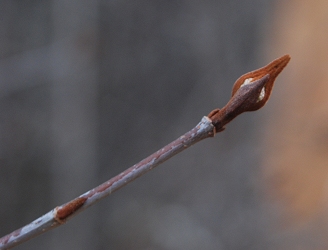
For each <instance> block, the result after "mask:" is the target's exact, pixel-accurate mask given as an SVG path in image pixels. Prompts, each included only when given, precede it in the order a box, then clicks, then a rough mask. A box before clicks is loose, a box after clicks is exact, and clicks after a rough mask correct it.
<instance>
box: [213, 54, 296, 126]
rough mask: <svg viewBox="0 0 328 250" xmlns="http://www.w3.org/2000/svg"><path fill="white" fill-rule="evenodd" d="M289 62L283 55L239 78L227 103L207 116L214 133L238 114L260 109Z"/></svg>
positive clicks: (288, 57) (288, 58)
mask: <svg viewBox="0 0 328 250" xmlns="http://www.w3.org/2000/svg"><path fill="white" fill-rule="evenodd" d="M289 61H290V56H289V55H284V56H282V57H280V58H278V59H276V60H274V61H272V62H271V63H269V64H268V65H267V66H265V67H263V68H260V69H258V70H254V71H252V72H249V73H246V74H244V75H242V76H241V77H239V78H238V79H237V81H236V82H235V84H234V86H233V88H232V96H231V98H230V100H229V102H228V103H227V104H226V105H225V106H224V107H223V108H222V109H221V110H220V109H215V110H213V111H212V112H211V113H210V114H209V115H208V118H210V119H211V120H212V123H213V125H214V126H215V130H216V132H220V131H222V130H223V129H224V126H225V125H226V124H227V123H229V122H230V121H231V120H232V119H234V118H235V117H236V116H238V115H239V114H241V113H243V112H248V111H255V110H258V109H260V108H262V107H263V106H264V105H265V103H266V102H267V101H268V99H269V97H270V95H271V91H272V88H273V84H274V81H275V79H276V78H277V76H278V75H279V73H280V72H281V71H282V70H283V69H284V68H285V67H286V65H287V64H288V62H289Z"/></svg>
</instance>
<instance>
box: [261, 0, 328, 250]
mask: <svg viewBox="0 0 328 250" xmlns="http://www.w3.org/2000/svg"><path fill="white" fill-rule="evenodd" d="M268 43H269V44H270V45H269V47H270V48H271V50H270V53H269V54H270V55H271V56H272V55H274V54H276V53H278V54H281V53H286V52H288V53H290V55H291V57H292V60H291V63H290V64H289V66H288V70H286V74H285V75H284V76H283V79H282V80H283V84H281V85H279V86H278V85H277V86H276V93H275V94H276V95H277V96H278V97H277V98H276V99H275V101H274V105H272V111H273V112H272V115H271V114H270V117H269V119H268V120H269V124H268V125H267V127H266V130H265V135H266V136H265V137H266V139H265V141H264V145H265V149H266V150H265V154H264V155H263V166H264V171H263V173H264V181H265V183H266V184H265V186H266V195H267V197H268V200H270V202H272V203H271V206H275V208H277V210H276V212H277V213H278V215H277V217H276V218H277V221H276V222H277V224H276V225H279V226H278V228H279V229H278V230H279V232H280V235H281V236H282V237H283V238H284V242H285V243H286V242H287V243H288V244H289V246H290V247H289V249H327V248H328V241H327V237H326V235H327V233H328V221H327V218H328V217H327V215H328V210H327V205H328V203H327V201H328V199H327V198H328V70H327V69H328V68H327V67H328V46H327V44H328V2H327V1H324V0H317V1H307V0H302V1H279V3H278V4H277V6H276V9H275V15H274V23H273V33H272V34H271V35H270V36H269V38H268ZM282 228H284V229H283V230H282V231H281V229H282ZM289 236H290V237H289ZM288 237H289V239H288ZM295 237H296V238H298V239H297V240H295ZM309 242H311V243H309ZM279 245H280V246H284V245H283V244H281V243H280V244H279ZM276 249H281V248H276ZM283 249H285V247H284V248H283Z"/></svg>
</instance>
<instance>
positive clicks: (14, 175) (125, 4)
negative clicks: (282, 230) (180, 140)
mask: <svg viewBox="0 0 328 250" xmlns="http://www.w3.org/2000/svg"><path fill="white" fill-rule="evenodd" d="M275 6H276V1H274V0H245V1H237V0H229V1H224V0H219V1H215V0H209V1H115V0H112V1H111V0H107V1H106V0H104V1H99V0H98V1H75V0H73V1H63V0H59V1H16V0H11V1H1V3H0V191H1V192H0V200H1V206H0V234H1V235H0V236H2V235H5V234H7V233H10V232H11V231H13V230H15V229H17V228H19V227H21V226H23V225H25V224H27V223H29V222H31V221H32V220H34V219H36V218H37V217H39V216H41V215H42V214H44V213H46V212H48V211H50V210H51V209H52V208H54V207H56V206H58V205H61V204H63V203H65V202H67V201H69V200H71V199H73V198H75V197H76V196H78V195H80V194H82V193H84V192H86V191H87V190H89V189H91V188H93V187H94V186H96V185H99V184H101V183H102V182H104V181H106V180H108V179H109V178H111V177H113V176H115V175H116V174H118V173H120V172H121V171H123V170H125V169H126V168H128V167H130V166H131V165H133V164H134V163H137V162H138V161H140V160H142V159H143V158H144V157H146V156H148V155H149V154H150V153H153V152H154V151H156V150H157V149H159V148H160V147H162V146H164V145H166V144H167V143H169V142H171V141H172V140H174V139H176V138H177V137H178V136H180V135H182V134H183V133H185V132H187V131H188V130H189V129H191V128H192V127H194V126H195V125H196V124H197V123H198V122H199V121H200V119H201V118H202V116H204V115H207V114H208V113H209V112H210V111H211V110H212V109H214V108H219V107H222V106H224V105H225V103H226V102H227V101H228V100H229V97H230V92H231V89H232V85H233V83H234V81H235V80H236V79H237V78H238V77H239V76H240V75H242V74H244V73H246V72H248V71H250V70H254V69H256V68H259V67H262V66H264V65H265V64H267V63H268V62H269V61H271V60H273V59H275V58H277V57H280V56H282V55H283V54H285V53H288V51H283V52H282V53H280V52H279V53H273V52H272V51H270V48H272V44H274V42H273V41H272V40H270V39H269V38H272V37H273V34H274V32H273V28H272V27H273V25H272V22H273V20H274V19H275V17H276V11H275V9H276V8H275ZM268 37H269V38H268ZM270 46H271V47H270ZM273 47H274V46H273ZM268 55H269V56H268ZM287 68H288V67H287ZM283 80H284V77H283V76H282V77H281V78H278V82H280V84H282V82H283ZM272 98H273V99H275V98H276V99H277V98H278V96H277V94H276V93H275V91H273V95H272ZM274 103H275V101H274V100H273V101H272V102H270V103H269V104H268V107H265V108H264V109H263V110H261V111H259V112H256V113H249V114H247V115H246V114H244V115H242V116H240V117H238V118H237V119H236V120H235V121H234V122H232V123H231V124H229V126H227V129H226V130H225V131H224V132H223V133H221V134H218V135H217V136H216V137H215V138H213V139H207V140H205V141H203V142H200V143H199V144H196V145H195V146H193V147H192V148H190V149H188V150H187V151H185V152H183V153H181V154H179V155H177V156H176V157H174V158H173V159H171V160H169V161H168V162H166V163H164V164H163V165H161V166H159V167H158V168H157V169H155V170H154V171H152V172H150V173H148V174H147V175H145V176H142V177H141V178H139V179H137V180H136V181H135V182H133V183H132V184H129V185H128V186H126V187H125V188H123V189H122V190H120V191H118V192H117V193H115V194H113V195H112V196H110V197H109V198H107V199H105V200H103V201H101V202H99V203H98V204H96V205H95V206H93V207H92V208H90V209H88V210H87V211H85V212H83V213H82V214H80V215H79V216H77V217H75V218H74V219H72V220H71V221H69V222H68V223H67V224H66V225H64V226H61V227H59V228H57V229H55V230H53V231H50V232H48V233H46V234H44V235H42V236H39V237H38V238H36V239H33V240H31V241H29V242H27V243H24V244H23V245H21V246H19V247H17V249H80V250H82V249H118V250H120V249H163V250H164V249H195V250H196V249H278V248H280V249H285V248H284V247H286V245H287V248H286V249H288V246H290V245H288V244H285V245H283V244H282V243H279V242H282V241H283V240H282V239H284V238H285V236H281V235H280V234H279V233H278V230H277V229H275V223H274V221H275V220H276V218H277V216H279V215H277V212H276V210H275V209H272V206H268V203H267V201H265V199H264V197H265V196H266V194H265V193H264V191H263V186H264V182H265V181H263V178H261V176H262V175H261V170H260V162H261V158H262V149H261V134H263V133H265V129H263V128H262V127H263V126H261V124H263V123H265V121H266V119H267V118H268V116H269V110H270V107H271V109H272V107H273V106H272V105H273V104H274ZM266 108H267V110H266V111H265V109H266ZM268 207H271V209H268ZM287 237H288V232H287ZM293 241H294V239H293V240H292V241H291V242H293ZM282 245H283V246H284V247H281V246H282ZM277 246H279V247H277ZM299 249H300V248H299ZM310 249H314V248H311V247H310ZM320 249H321V248H320Z"/></svg>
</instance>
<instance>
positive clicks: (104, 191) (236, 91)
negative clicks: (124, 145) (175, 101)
mask: <svg viewBox="0 0 328 250" xmlns="http://www.w3.org/2000/svg"><path fill="white" fill-rule="evenodd" d="M289 60H290V56H289V55H285V56H283V57H281V58H279V59H277V60H275V61H273V62H271V63H270V64H268V65H267V66H265V67H264V68H261V69H258V70H256V71H253V72H250V73H247V74H245V75H243V76H241V77H240V78H239V79H238V80H237V81H236V83H235V84H234V87H233V91H232V97H231V99H230V100H229V102H228V103H227V105H226V106H224V107H223V108H222V109H215V110H213V111H212V112H211V113H210V114H209V115H208V117H206V116H205V117H203V118H202V120H201V121H200V123H199V124H198V125H197V126H195V127H194V128H193V129H191V130H190V131H189V132H187V133H185V134H184V135H183V136H180V137H179V138H178V139H177V140H175V141H173V142H171V143H170V144H168V145H166V146H165V147H163V148H162V149H160V150H158V151H157V152H155V153H154V154H152V155H150V156H148V157H147V158H145V159H144V160H142V161H141V162H139V163H137V164H135V165H133V166H132V167H130V168H128V169H127V170H125V171H124V172H122V173H121V174H119V175H117V176H115V177H113V178H112V179H110V180H108V181H106V182H105V183H103V184H101V185H99V186H98V187H96V188H94V189H92V190H90V191H88V192H86V193H84V194H82V195H81V196H79V197H77V198H76V199H74V200H72V201H70V202H68V203H66V204H64V205H62V206H59V207H56V208H54V209H53V210H51V211H50V212H48V213H47V214H45V215H43V216H41V217H40V218H38V219H37V220H35V221H33V222H31V223H30V224H28V225H26V226H25V227H22V228H20V229H18V230H16V231H14V232H12V233H10V234H8V235H6V236H4V237H2V238H1V239H0V250H2V249H9V248H12V247H14V246H17V245H19V244H21V243H22V242H24V241H27V240H29V239H31V238H33V237H36V236H38V235H40V234H42V233H44V232H46V231H48V230H50V229H52V228H55V227H57V226H60V225H61V224H63V223H65V222H66V221H68V220H69V219H70V218H72V217H73V216H75V215H77V214H78V213H80V212H82V211H83V210H85V209H86V208H88V207H89V206H91V205H93V204H95V203H96V202H97V201H99V200H100V199H103V198H104V197H106V196H108V195H110V194H111V193H113V192H115V191H116V190H118V189H120V188H122V187H123V186H125V185H126V184H128V183H130V182H132V181H133V180H135V179H136V178H138V177H139V176H141V175H143V174H145V173H146V172H148V171H150V170H151V169H153V168H155V167H156V166H158V165H159V164H161V163H163V162H164V161H166V160H168V159H169V158H171V157H172V156H174V155H176V154H178V153H179V152H181V151H183V150H184V149H186V148H188V147H190V146H191V145H193V144H195V143H196V142H199V141H201V140H203V139H205V138H208V137H213V136H214V135H215V133H218V132H221V131H223V130H224V126H225V125H226V124H227V123H229V122H230V121H231V120H232V119H234V118H235V117H236V116H238V115H239V114H241V113H243V112H247V111H254V110H257V109H259V108H261V107H263V106H264V105H265V103H266V102H267V100H268V99H269V97H270V94H271V90H272V87H273V84H274V81H275V79H276V77H277V76H278V74H279V73H280V72H281V71H282V70H283V68H284V67H285V66H286V65H287V63H288V62H289Z"/></svg>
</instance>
